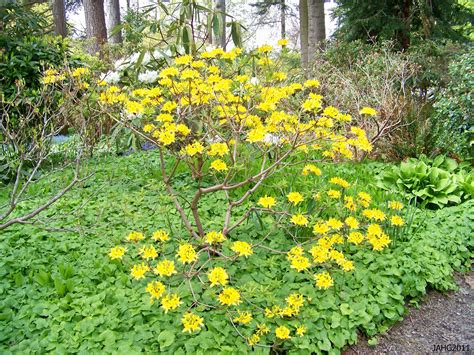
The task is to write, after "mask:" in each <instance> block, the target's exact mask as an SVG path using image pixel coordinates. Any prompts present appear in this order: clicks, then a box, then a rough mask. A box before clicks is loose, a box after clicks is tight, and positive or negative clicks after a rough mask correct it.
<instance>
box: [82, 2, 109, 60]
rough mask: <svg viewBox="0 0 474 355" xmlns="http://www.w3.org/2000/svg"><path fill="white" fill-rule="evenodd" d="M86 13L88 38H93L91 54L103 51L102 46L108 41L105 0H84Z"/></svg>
mask: <svg viewBox="0 0 474 355" xmlns="http://www.w3.org/2000/svg"><path fill="white" fill-rule="evenodd" d="M84 15H85V19H86V35H87V38H90V39H93V41H92V42H91V43H90V46H89V52H90V53H91V54H95V53H97V52H99V53H102V46H103V44H104V43H106V42H107V27H106V26H105V14H104V0H84Z"/></svg>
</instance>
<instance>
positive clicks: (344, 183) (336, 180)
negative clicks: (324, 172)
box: [329, 176, 351, 189]
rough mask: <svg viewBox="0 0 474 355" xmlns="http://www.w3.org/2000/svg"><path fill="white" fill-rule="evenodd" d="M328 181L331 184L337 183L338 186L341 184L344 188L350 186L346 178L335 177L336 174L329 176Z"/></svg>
mask: <svg viewBox="0 0 474 355" xmlns="http://www.w3.org/2000/svg"><path fill="white" fill-rule="evenodd" d="M329 182H330V183H331V184H335V185H339V186H341V187H343V188H345V189H346V188H348V187H349V186H351V184H349V183H348V182H347V181H346V180H344V179H342V178H340V177H337V176H335V177H333V178H331V179H330V180H329Z"/></svg>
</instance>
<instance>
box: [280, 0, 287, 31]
mask: <svg viewBox="0 0 474 355" xmlns="http://www.w3.org/2000/svg"><path fill="white" fill-rule="evenodd" d="M280 22H281V38H286V4H285V0H281V3H280Z"/></svg>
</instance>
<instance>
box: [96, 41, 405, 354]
mask: <svg viewBox="0 0 474 355" xmlns="http://www.w3.org/2000/svg"><path fill="white" fill-rule="evenodd" d="M279 43H280V45H281V46H286V45H287V42H286V41H280V42H279ZM245 58H253V59H255V62H256V63H257V70H256V73H257V76H256V77H252V76H251V74H252V70H251V68H250V67H249V66H248V65H247V66H246V65H245V63H246V61H245V60H244V59H245ZM277 61H278V59H277V58H275V57H274V56H273V55H272V47H271V46H262V47H260V48H258V49H257V50H256V51H255V52H252V53H250V54H247V55H246V56H244V55H243V54H242V51H241V50H240V49H238V48H236V49H233V50H232V51H230V52H224V51H223V50H221V49H215V50H213V51H210V52H205V53H202V54H201V55H200V56H199V58H193V57H191V56H182V57H178V58H176V59H175V60H174V62H173V63H172V64H171V65H170V66H169V67H166V68H164V69H163V70H162V71H161V72H160V74H159V78H160V81H159V85H157V86H155V87H144V88H138V89H137V88H135V89H134V90H132V91H130V90H131V89H127V88H118V87H115V86H111V87H106V88H104V90H103V91H102V92H101V94H100V95H101V101H102V102H103V104H104V105H107V106H108V107H110V108H111V109H117V111H122V113H123V112H126V113H128V114H130V115H137V114H139V115H140V117H141V120H142V121H143V126H142V130H141V132H140V134H141V135H142V136H143V137H144V138H145V139H147V140H148V141H150V142H152V143H154V144H155V145H156V147H157V150H158V155H159V160H160V165H161V174H162V178H163V182H164V184H165V186H166V189H167V191H168V193H169V195H170V197H171V199H172V201H173V203H174V205H175V207H176V209H177V211H178V212H179V215H180V217H181V219H182V222H183V225H184V227H185V231H187V235H182V234H181V235H178V234H174V233H173V232H172V231H171V230H158V231H156V232H154V233H153V234H152V236H150V237H145V236H144V235H143V234H142V233H140V232H131V233H130V234H129V235H128V237H127V238H126V240H127V242H128V243H129V244H130V245H129V246H127V247H126V248H125V247H123V246H115V247H114V248H112V249H111V251H110V254H109V255H110V258H111V259H122V257H124V255H125V256H126V255H127V254H130V257H131V258H137V257H138V259H139V261H138V262H136V263H135V264H134V265H132V266H131V271H130V273H131V276H132V278H134V279H137V280H140V279H143V278H146V279H147V280H148V279H149V280H150V281H149V282H150V283H148V285H147V286H146V289H145V291H146V292H148V293H149V295H150V299H151V301H152V302H154V301H158V302H159V303H160V305H161V308H162V309H163V311H164V312H166V313H168V312H170V313H172V312H176V313H177V314H178V315H177V317H180V318H181V323H182V326H183V329H182V331H183V332H186V333H195V332H199V331H200V330H201V329H204V328H206V317H207V314H213V312H214V313H215V314H217V316H218V317H225V318H226V319H228V321H229V322H230V323H232V325H234V326H235V327H236V329H237V327H245V329H246V330H247V332H246V333H245V334H246V335H245V337H244V338H245V340H246V342H247V344H249V345H250V346H257V345H262V344H265V343H268V342H270V343H272V342H283V341H286V340H287V339H291V338H293V337H303V336H306V335H307V334H309V333H308V332H307V325H305V324H300V323H297V322H295V320H297V319H298V315H299V314H300V313H301V312H302V311H303V310H304V309H305V308H306V307H309V305H310V303H311V299H310V298H308V297H306V296H304V294H303V293H302V292H294V291H290V290H288V293H287V295H286V297H285V298H284V299H281V300H268V301H266V300H265V302H266V303H261V304H258V305H257V304H255V302H254V301H253V300H252V299H251V297H247V295H246V290H245V289H242V288H241V287H240V285H239V282H238V281H239V280H236V279H235V278H234V276H233V271H232V270H235V265H239V267H244V265H246V263H248V262H250V260H251V259H252V258H255V257H256V255H255V254H256V251H257V250H260V249H262V250H265V251H267V252H268V253H274V254H275V255H280V256H281V260H283V263H282V264H281V268H282V269H283V270H286V272H294V273H298V275H301V280H302V281H301V284H302V285H310V286H311V287H313V288H314V289H315V290H317V292H325V290H327V289H329V288H331V287H333V285H334V278H333V275H332V272H333V271H334V270H342V271H343V272H351V271H352V270H354V268H355V267H356V265H354V262H353V261H351V260H350V259H349V257H350V255H346V250H347V248H348V246H351V247H352V246H357V247H360V248H367V249H370V250H373V251H380V250H383V249H384V248H385V247H387V246H388V245H389V244H390V242H391V238H390V236H389V233H388V229H387V228H392V227H394V226H395V227H396V226H401V225H403V219H402V217H401V216H400V215H398V214H397V212H398V211H399V210H400V209H401V208H402V207H403V205H401V203H399V202H397V201H390V202H389V203H388V207H387V208H385V206H384V207H383V208H382V207H377V206H374V205H373V203H372V197H371V196H370V194H368V193H367V192H365V191H361V190H360V189H359V188H358V187H357V184H355V183H352V182H349V181H347V180H345V179H344V178H343V177H341V176H332V177H327V176H325V174H324V170H323V169H321V167H320V165H318V163H321V162H324V161H328V162H340V161H345V160H351V159H353V158H354V157H355V156H356V154H357V152H358V151H370V150H371V149H372V147H371V145H370V143H369V141H368V139H367V137H366V135H365V132H364V131H363V130H362V129H361V128H359V127H356V126H352V125H351V117H350V116H349V115H347V114H345V113H343V112H341V111H340V110H339V109H337V108H335V107H333V106H326V104H325V101H324V98H323V97H322V96H321V95H320V93H319V92H318V86H319V82H317V81H316V80H307V81H305V82H301V83H300V82H288V81H287V76H286V75H285V73H280V72H277V71H275V68H276V66H277V65H278V62H277ZM362 114H366V115H373V114H374V115H375V114H377V113H376V111H375V110H374V109H369V108H364V110H363V112H362ZM123 116H124V115H121V117H123ZM121 122H122V123H123V124H127V121H123V120H122V121H121ZM180 169H181V170H180ZM183 169H185V170H186V171H187V172H189V175H190V176H192V178H193V180H194V182H195V185H194V186H191V187H189V189H187V190H186V191H188V192H189V191H191V192H190V195H188V196H186V198H182V197H181V196H180V194H179V193H178V192H177V191H176V188H175V182H176V181H177V180H179V177H177V171H183ZM285 169H293V170H292V171H299V174H298V175H299V178H301V179H306V181H307V183H308V186H312V185H314V186H317V187H318V188H317V189H315V190H314V191H310V192H308V190H311V189H310V188H305V189H299V188H300V187H301V186H298V185H293V186H291V189H288V190H287V191H282V193H281V194H271V193H270V192H266V193H265V194H264V195H262V196H261V197H259V198H257V199H256V200H255V201H254V202H252V199H253V197H252V196H253V195H254V194H255V193H256V192H257V190H258V189H259V188H261V187H262V186H264V182H265V181H266V180H268V179H269V178H270V177H272V176H277V174H279V173H280V172H282V171H284V170H285ZM295 169H297V170H295ZM315 181H319V183H318V184H315ZM211 194H221V196H225V201H226V205H225V208H224V209H223V210H222V215H221V216H220V219H219V221H220V223H221V225H220V226H218V227H217V228H216V226H215V221H214V222H213V224H212V227H211V225H210V224H209V223H208V221H206V220H204V219H203V216H205V214H204V213H202V207H203V206H202V205H200V202H201V199H202V197H203V196H207V195H211ZM310 203H312V204H316V205H317V206H320V207H318V208H320V209H321V210H323V209H324V206H330V208H332V209H333V210H334V211H337V212H338V213H337V214H335V215H334V216H325V217H324V218H323V216H324V215H321V214H315V213H314V212H313V211H310V210H308V209H307V206H308V204H310ZM242 206H248V208H246V209H245V210H244V211H243V209H242V208H241V207H242ZM236 211H239V212H238V213H235V212H236ZM251 213H257V214H259V216H265V215H269V216H273V218H274V226H273V227H274V228H280V229H281V230H284V231H285V233H286V234H287V235H288V238H289V240H291V242H290V244H293V245H292V247H291V248H289V249H286V250H275V249H273V248H272V247H270V246H269V245H270V244H269V242H270V240H271V239H272V238H271V235H270V234H269V235H267V236H265V237H264V238H261V239H252V237H248V238H242V237H241V236H240V235H239V234H238V233H237V231H238V229H239V228H240V227H241V226H242V225H243V223H244V222H245V221H246V220H247V219H248V218H249V216H250V214H251ZM150 243H154V244H153V245H150ZM135 249H136V253H135V251H134V250H135ZM193 285H198V286H197V287H196V286H193ZM184 294H188V295H190V296H189V297H190V299H189V298H186V297H185V296H184ZM186 299H187V300H188V301H187V302H185V300H186ZM211 317H212V316H211ZM257 317H264V319H265V323H261V322H257V320H256V319H257ZM259 319H260V318H259ZM238 334H239V335H241V336H242V333H241V332H238ZM309 335H311V334H309Z"/></svg>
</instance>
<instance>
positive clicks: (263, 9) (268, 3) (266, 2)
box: [251, 0, 288, 38]
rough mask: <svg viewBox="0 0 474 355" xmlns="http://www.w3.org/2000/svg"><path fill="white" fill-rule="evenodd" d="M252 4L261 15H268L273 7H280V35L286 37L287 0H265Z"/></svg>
mask: <svg viewBox="0 0 474 355" xmlns="http://www.w3.org/2000/svg"><path fill="white" fill-rule="evenodd" d="M251 5H252V6H254V7H255V8H256V9H257V15H258V16H260V17H267V16H268V13H269V11H270V9H271V8H272V7H278V10H279V12H280V19H279V22H280V37H281V38H286V11H287V9H288V6H287V4H286V1H285V0H263V1H260V2H256V3H253V4H251Z"/></svg>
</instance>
